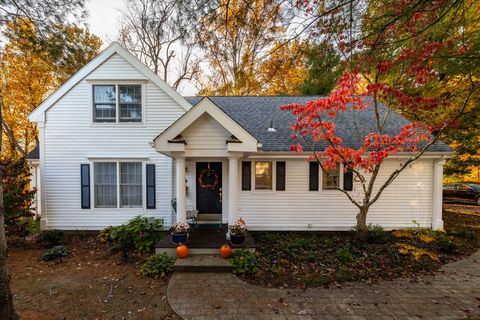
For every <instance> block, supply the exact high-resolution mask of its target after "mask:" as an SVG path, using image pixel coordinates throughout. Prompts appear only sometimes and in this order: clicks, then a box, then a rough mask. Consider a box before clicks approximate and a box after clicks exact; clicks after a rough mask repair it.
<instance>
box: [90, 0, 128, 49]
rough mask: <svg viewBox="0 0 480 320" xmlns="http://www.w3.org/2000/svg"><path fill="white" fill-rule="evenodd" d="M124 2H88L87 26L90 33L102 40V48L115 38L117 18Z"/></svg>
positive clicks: (93, 0) (120, 0) (110, 0)
mask: <svg viewBox="0 0 480 320" xmlns="http://www.w3.org/2000/svg"><path fill="white" fill-rule="evenodd" d="M123 5H124V0H89V1H88V5H87V6H88V7H87V9H88V11H89V14H90V15H89V17H88V19H87V24H88V27H89V29H90V31H91V32H92V33H94V34H96V35H97V36H99V37H100V38H101V39H102V40H103V46H104V47H106V46H108V44H109V43H110V42H111V41H113V40H115V39H116V37H117V27H118V18H119V17H120V9H121V8H122V7H123Z"/></svg>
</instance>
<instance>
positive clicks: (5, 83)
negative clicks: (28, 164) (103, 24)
mask: <svg viewBox="0 0 480 320" xmlns="http://www.w3.org/2000/svg"><path fill="white" fill-rule="evenodd" d="M52 28H56V29H57V30H58V32H55V33H54V34H49V35H47V36H46V37H45V38H43V37H39V34H38V31H37V30H36V29H35V26H34V25H33V24H32V23H31V22H30V21H29V20H27V19H21V18H19V19H18V20H17V21H16V22H15V23H13V22H9V23H8V25H7V27H6V28H5V30H4V35H5V40H6V45H5V46H4V50H3V51H2V53H0V66H1V68H0V88H1V90H2V92H4V94H3V95H2V97H1V98H2V99H3V131H4V133H5V136H4V143H5V149H4V153H3V155H2V156H3V158H10V157H13V158H18V157H19V156H25V154H27V153H28V152H30V151H31V150H32V149H33V148H35V146H36V144H37V141H36V140H37V129H36V125H35V124H33V123H31V122H30V121H28V119H27V116H28V114H29V113H30V112H31V111H32V110H33V109H34V108H35V107H36V106H38V105H39V104H40V103H41V102H42V101H43V99H44V98H45V97H46V96H47V95H48V94H49V93H50V92H52V91H53V90H54V89H56V88H57V87H59V86H60V85H61V84H62V83H63V82H64V81H66V80H67V79H68V78H69V77H70V76H71V75H72V74H74V73H75V72H77V71H78V70H79V69H80V68H81V67H82V66H83V65H85V64H86V63H87V62H88V61H90V60H91V59H92V58H93V57H94V56H95V55H96V54H97V53H98V51H99V49H100V45H101V41H100V39H99V38H98V37H96V36H94V35H91V34H90V33H89V32H88V30H85V29H81V28H79V27H76V26H69V25H55V26H52ZM44 43H49V44H52V43H55V44H54V45H51V46H46V45H44ZM59 48H62V49H59Z"/></svg>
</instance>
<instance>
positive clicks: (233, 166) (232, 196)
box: [228, 157, 238, 225]
mask: <svg viewBox="0 0 480 320" xmlns="http://www.w3.org/2000/svg"><path fill="white" fill-rule="evenodd" d="M237 185H238V157H229V158H228V224H229V225H230V224H232V223H234V222H235V221H237V220H238V212H237V210H238V203H237Z"/></svg>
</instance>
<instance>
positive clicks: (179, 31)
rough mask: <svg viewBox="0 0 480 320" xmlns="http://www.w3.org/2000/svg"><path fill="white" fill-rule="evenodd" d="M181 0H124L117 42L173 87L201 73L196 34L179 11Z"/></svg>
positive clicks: (177, 86) (176, 87) (175, 87)
mask: <svg viewBox="0 0 480 320" xmlns="http://www.w3.org/2000/svg"><path fill="white" fill-rule="evenodd" d="M182 2H183V0H165V1H157V0H134V1H127V2H125V4H126V9H125V10H124V11H122V17H121V20H120V22H121V27H120V32H119V37H118V40H119V42H120V43H121V44H122V45H123V46H124V47H125V48H127V49H128V50H130V52H132V53H133V54H135V55H136V56H137V57H138V58H139V59H140V60H141V61H142V62H144V63H145V64H146V65H147V66H149V67H150V68H151V69H152V70H153V72H155V73H156V74H158V75H159V76H160V77H161V78H162V79H163V80H165V82H167V83H168V84H170V85H171V86H172V87H173V88H174V89H175V90H177V89H178V88H179V86H180V85H181V84H182V82H184V81H185V80H192V79H193V78H194V77H196V76H198V74H199V72H200V66H199V60H198V58H196V57H195V55H194V47H195V37H194V35H193V32H192V30H191V28H190V27H189V23H190V21H189V19H188V18H187V17H186V16H185V15H184V14H182V12H181V9H182V8H183V6H182Z"/></svg>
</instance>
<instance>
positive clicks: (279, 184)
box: [276, 161, 285, 191]
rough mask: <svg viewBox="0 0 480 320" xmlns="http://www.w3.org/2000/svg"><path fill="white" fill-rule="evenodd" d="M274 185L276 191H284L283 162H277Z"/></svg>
mask: <svg viewBox="0 0 480 320" xmlns="http://www.w3.org/2000/svg"><path fill="white" fill-rule="evenodd" d="M276 181H277V182H276V185H277V188H276V189H277V190H278V191H285V161H277V177H276Z"/></svg>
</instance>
